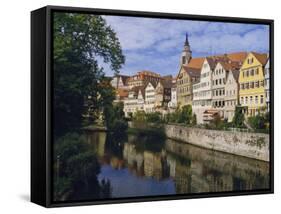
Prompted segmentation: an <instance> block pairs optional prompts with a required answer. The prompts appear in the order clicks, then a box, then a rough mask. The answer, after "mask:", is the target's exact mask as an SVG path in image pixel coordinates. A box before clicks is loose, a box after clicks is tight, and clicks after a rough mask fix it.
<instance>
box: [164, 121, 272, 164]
mask: <svg viewBox="0 0 281 214" xmlns="http://www.w3.org/2000/svg"><path fill="white" fill-rule="evenodd" d="M164 130H165V134H166V136H167V137H168V138H171V139H174V140H179V141H182V142H185V143H190V144H193V145H197V146H200V147H204V148H207V149H212V150H216V151H221V152H227V153H231V154H235V155H241V156H245V157H249V158H254V159H258V160H263V161H269V135H268V134H261V133H247V132H231V131H218V130H208V129H199V128H190V127H184V126H180V125H165V126H164Z"/></svg>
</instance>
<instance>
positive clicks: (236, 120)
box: [232, 106, 245, 128]
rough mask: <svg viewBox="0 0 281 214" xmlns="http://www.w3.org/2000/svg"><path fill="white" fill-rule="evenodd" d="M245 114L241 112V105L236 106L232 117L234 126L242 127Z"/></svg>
mask: <svg viewBox="0 0 281 214" xmlns="http://www.w3.org/2000/svg"><path fill="white" fill-rule="evenodd" d="M244 121H245V116H244V113H243V108H242V107H241V106H236V108H235V113H234V117H233V119H232V125H233V126H234V127H236V128H243V127H245V125H244Z"/></svg>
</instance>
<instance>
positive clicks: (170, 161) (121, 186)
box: [86, 132, 269, 197]
mask: <svg viewBox="0 0 281 214" xmlns="http://www.w3.org/2000/svg"><path fill="white" fill-rule="evenodd" d="M86 136H87V142H88V143H89V144H90V145H91V147H92V148H93V150H94V151H95V154H96V156H97V158H98V161H99V163H100V165H101V170H100V173H99V174H98V180H99V181H101V180H108V181H109V182H110V184H111V188H112V194H111V196H110V197H134V196H151V195H167V194H185V193H200V192H221V191H239V190H257V189H267V188H269V165H268V163H265V162H262V161H258V160H253V159H248V158H244V157H240V156H235V155H230V154H226V153H221V152H215V151H211V150H206V149H202V148H199V147H195V146H192V145H188V144H183V143H179V142H176V141H173V140H169V139H158V138H156V139H155V138H153V137H152V138H151V137H138V136H136V135H128V136H125V137H124V138H123V139H117V140H115V139H114V138H113V137H112V136H110V135H108V134H106V133H105V132H103V133H98V132H92V133H87V134H86Z"/></svg>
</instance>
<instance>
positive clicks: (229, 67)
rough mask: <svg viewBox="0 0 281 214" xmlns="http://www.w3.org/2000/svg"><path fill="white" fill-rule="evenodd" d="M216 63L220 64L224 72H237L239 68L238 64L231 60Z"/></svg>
mask: <svg viewBox="0 0 281 214" xmlns="http://www.w3.org/2000/svg"><path fill="white" fill-rule="evenodd" d="M218 63H220V64H221V65H222V67H223V68H224V69H225V70H226V71H230V70H237V69H239V68H240V67H241V65H240V63H239V62H233V61H231V60H218V62H217V64H218Z"/></svg>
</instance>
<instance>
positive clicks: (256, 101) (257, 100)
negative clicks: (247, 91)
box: [255, 96, 259, 104]
mask: <svg viewBox="0 0 281 214" xmlns="http://www.w3.org/2000/svg"><path fill="white" fill-rule="evenodd" d="M258 102H259V98H258V96H255V103H256V104H258Z"/></svg>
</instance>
